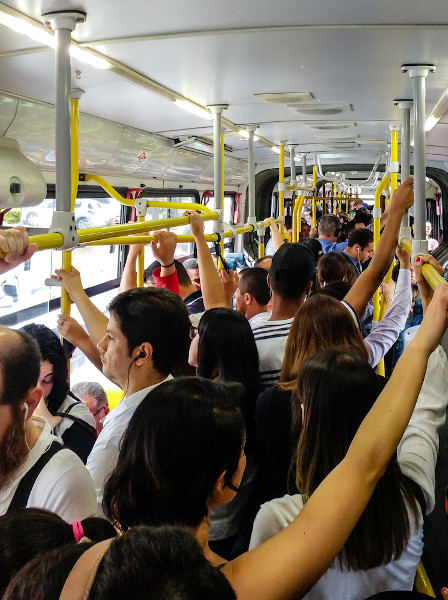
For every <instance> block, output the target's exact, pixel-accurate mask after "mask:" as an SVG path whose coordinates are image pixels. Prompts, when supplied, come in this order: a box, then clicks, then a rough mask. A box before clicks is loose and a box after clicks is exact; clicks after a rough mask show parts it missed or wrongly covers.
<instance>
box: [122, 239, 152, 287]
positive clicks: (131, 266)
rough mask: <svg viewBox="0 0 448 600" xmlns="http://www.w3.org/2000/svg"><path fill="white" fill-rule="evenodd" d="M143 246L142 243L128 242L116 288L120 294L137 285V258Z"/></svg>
mask: <svg viewBox="0 0 448 600" xmlns="http://www.w3.org/2000/svg"><path fill="white" fill-rule="evenodd" d="M144 247H145V246H144V244H129V251H128V255H127V257H126V262H125V264H124V269H123V274H122V276H121V281H120V288H119V290H118V291H119V293H120V294H121V292H126V291H127V290H133V289H134V288H136V287H137V259H138V255H139V254H140V252H141V251H142V250H143V248H144Z"/></svg>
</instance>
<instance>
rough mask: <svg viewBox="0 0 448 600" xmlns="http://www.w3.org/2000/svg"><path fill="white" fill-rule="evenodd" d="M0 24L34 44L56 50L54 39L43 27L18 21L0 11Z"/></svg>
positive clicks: (16, 18) (22, 20) (21, 20)
mask: <svg viewBox="0 0 448 600" xmlns="http://www.w3.org/2000/svg"><path fill="white" fill-rule="evenodd" d="M0 23H1V24H2V25H5V27H9V29H12V30H13V31H16V32H17V33H22V34H23V35H26V36H27V37H29V38H31V39H32V40H35V41H36V42H40V43H41V44H45V45H46V46H49V47H50V48H56V38H55V37H54V35H53V34H52V33H50V32H49V31H47V30H46V29H45V28H44V27H38V26H37V25H32V24H31V23H29V22H28V21H25V20H24V19H19V18H18V17H14V16H12V15H9V14H8V13H5V12H3V11H0Z"/></svg>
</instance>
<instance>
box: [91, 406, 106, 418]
mask: <svg viewBox="0 0 448 600" xmlns="http://www.w3.org/2000/svg"><path fill="white" fill-rule="evenodd" d="M102 410H106V407H105V406H102V407H101V408H100V409H99V410H97V411H96V413H93V416H94V417H96V415H97V414H98V413H100V412H101V411H102Z"/></svg>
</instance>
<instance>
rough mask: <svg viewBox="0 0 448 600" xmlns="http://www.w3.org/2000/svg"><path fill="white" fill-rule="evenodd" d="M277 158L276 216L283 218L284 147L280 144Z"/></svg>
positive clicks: (281, 230) (281, 226) (281, 225)
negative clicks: (277, 188)
mask: <svg viewBox="0 0 448 600" xmlns="http://www.w3.org/2000/svg"><path fill="white" fill-rule="evenodd" d="M279 147H280V154H279V158H278V187H279V190H278V216H279V217H284V216H285V145H284V144H280V146H279ZM280 233H283V223H281V224H280Z"/></svg>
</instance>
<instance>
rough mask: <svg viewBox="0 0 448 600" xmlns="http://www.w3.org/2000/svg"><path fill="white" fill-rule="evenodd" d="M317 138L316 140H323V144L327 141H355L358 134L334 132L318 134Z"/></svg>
mask: <svg viewBox="0 0 448 600" xmlns="http://www.w3.org/2000/svg"><path fill="white" fill-rule="evenodd" d="M314 137H315V138H316V140H319V141H320V142H322V143H323V144H325V143H326V142H328V143H329V144H331V143H332V142H354V141H355V140H357V137H358V136H357V135H349V134H348V132H347V133H339V134H338V133H336V132H332V135H331V136H329V135H316V136H314Z"/></svg>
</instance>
